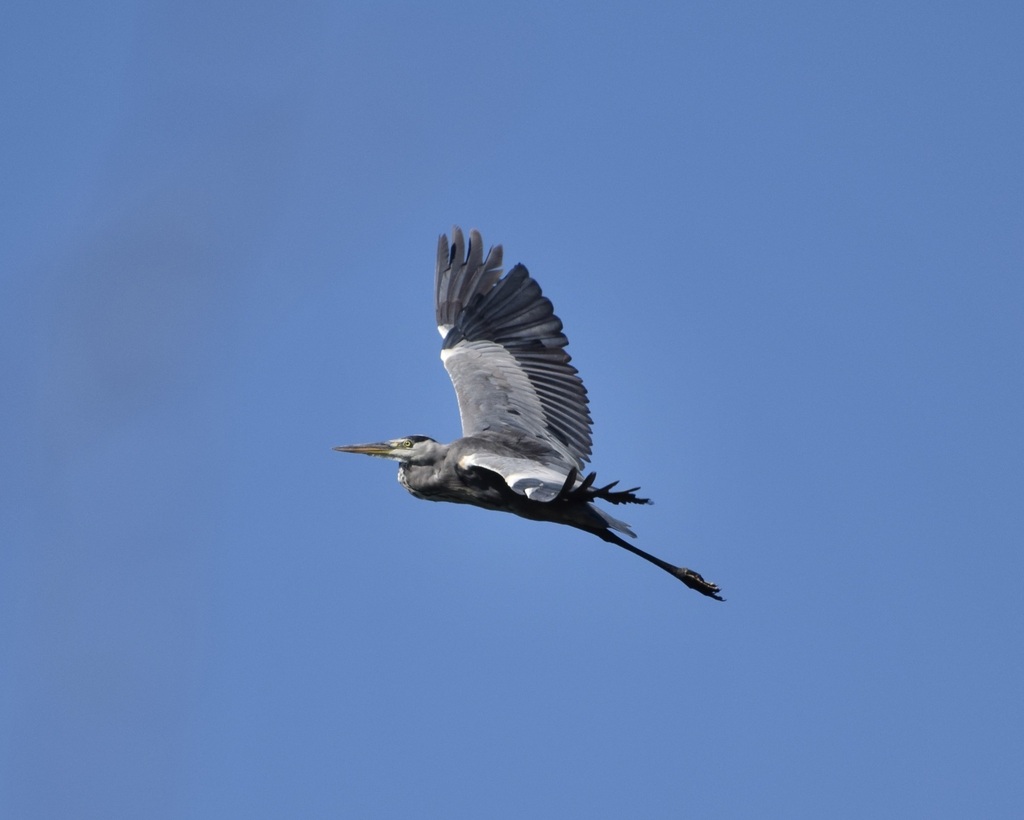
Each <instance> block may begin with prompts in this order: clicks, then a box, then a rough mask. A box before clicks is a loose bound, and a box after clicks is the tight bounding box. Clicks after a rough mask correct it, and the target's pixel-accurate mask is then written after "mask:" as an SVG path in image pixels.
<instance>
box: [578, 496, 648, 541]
mask: <svg viewBox="0 0 1024 820" xmlns="http://www.w3.org/2000/svg"><path fill="white" fill-rule="evenodd" d="M587 506H588V507H590V509H591V510H593V511H594V512H596V513H597V514H598V515H599V516H601V520H603V521H604V523H605V524H607V525H608V529H611V530H617V531H618V532H622V533H625V534H626V535H628V536H629V537H630V538H636V533H635V532H633V530H631V529H630V528H629V524H627V523H626V522H625V521H620V520H619V519H618V518H615V517H614V516H612V515H609V514H608V513H606V512H605V511H604V510H602V509H601V508H600V507H598V506H597V505H596V504H587Z"/></svg>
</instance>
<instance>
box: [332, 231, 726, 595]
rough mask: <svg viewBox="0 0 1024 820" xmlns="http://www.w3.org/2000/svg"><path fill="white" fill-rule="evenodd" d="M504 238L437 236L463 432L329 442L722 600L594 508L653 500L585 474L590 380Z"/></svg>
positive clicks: (419, 489) (441, 311) (442, 326)
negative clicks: (597, 544) (618, 553)
mask: <svg viewBox="0 0 1024 820" xmlns="http://www.w3.org/2000/svg"><path fill="white" fill-rule="evenodd" d="M502 273H503V269H502V248H501V245H497V246H495V247H492V248H491V249H490V250H489V251H488V252H487V255H486V257H485V256H484V254H483V241H482V239H481V238H480V234H479V233H478V232H477V231H475V230H474V231H470V234H469V245H468V247H467V246H466V243H465V239H464V237H463V234H462V231H461V230H460V229H459V228H458V227H456V228H453V229H452V241H451V248H450V249H449V245H448V237H447V236H446V235H444V234H442V235H441V237H440V239H439V240H438V243H437V268H436V272H435V278H434V290H435V310H436V316H437V327H438V330H439V331H440V333H441V338H442V339H443V340H444V341H443V342H442V344H441V360H442V361H443V362H444V366H445V369H446V370H447V371H448V375H449V376H450V377H451V380H452V384H453V385H454V386H455V393H456V395H457V397H458V403H459V414H460V416H461V418H462V434H463V437H462V438H460V439H457V440H455V441H453V442H452V443H451V444H441V443H439V442H437V441H435V440H434V439H432V438H430V437H428V436H406V437H404V438H397V439H391V440H389V441H382V442H377V443H373V444H353V445H347V446H344V447H335V448H334V449H335V450H338V451H340V452H343V453H362V454H364V455H369V456H378V457H381V458H388V459H392V460H394V461H397V462H398V463H399V467H398V480H399V482H400V483H401V484H402V486H403V487H405V488H406V489H407V490H408V491H409V492H410V493H412V494H413V495H414V496H416V497H417V498H423V499H426V500H428V501H451V502H455V503H457V504H473V505H474V506H477V507H484V508H486V509H489V510H501V511H504V512H510V513H514V514H516V515H519V516H522V517H523V518H530V519H533V520H536V521H551V522H553V523H556V524H567V525H568V526H570V527H576V528H577V529H580V530H583V531H584V532H589V533H591V534H593V535H596V536H597V537H598V538H601V539H602V540H604V541H607V542H609V543H612V544H615V545H616V546H619V547H622V548H623V549H626V550H629V551H630V552H632V553H633V554H634V555H639V556H640V557H641V558H643V559H645V560H647V561H650V562H651V563H652V564H654V565H655V566H657V567H660V568H661V569H663V570H665V571H666V572H667V573H669V574H670V575H672V576H674V577H675V578H678V579H679V580H680V581H682V582H683V583H684V584H686V586H688V587H690V589H695V590H697V592H700V593H702V594H703V595H707V596H709V597H711V598H715V599H716V600H719V601H721V600H723V598H722V597H721V595H719V592H720V590H719V588H718V586H717V585H716V584H713V583H711V582H710V581H705V580H704V579H703V578H702V577H701V576H700V574H699V573H696V572H694V571H693V570H691V569H687V568H685V567H677V566H674V565H673V564H669V563H668V562H666V561H662V560H661V559H660V558H657V557H655V556H654V555H651V554H650V553H648V552H644V551H643V550H641V549H639V548H637V547H635V546H633V545H632V544H630V543H629V542H628V541H625V540H624V539H623V538H621V537H620V536H618V535H616V534H615V533H616V532H620V533H623V534H625V535H628V536H630V537H633V538H635V537H636V534H635V533H634V532H633V531H632V530H631V529H630V528H629V525H628V524H626V523H625V522H623V521H619V520H618V519H616V518H614V517H612V516H611V515H610V514H609V513H608V512H607V511H605V510H603V509H601V508H600V507H598V506H597V505H596V504H595V502H596V501H604V502H607V503H610V504H649V503H650V501H649V500H648V499H646V498H640V497H639V496H637V495H636V491H637V490H639V489H640V488H639V487H633V488H632V489H629V490H616V489H615V487H616V485H617V484H618V482H617V481H615V482H612V483H611V484H608V485H606V486H603V487H599V486H596V485H595V483H594V482H595V473H593V472H591V473H589V474H587V475H583V468H584V465H585V464H586V463H587V462H588V461H589V460H590V455H591V435H590V425H591V418H590V411H589V407H588V400H587V391H586V388H585V387H584V386H583V382H582V380H581V379H580V377H579V375H578V371H577V370H576V368H575V367H573V366H572V365H571V364H570V357H569V354H568V353H567V352H566V350H565V347H566V345H567V344H568V339H566V337H565V334H563V333H562V322H561V320H560V319H559V318H558V317H557V316H556V315H555V313H554V309H553V307H552V305H551V302H550V300H549V299H547V297H545V296H544V295H543V294H542V293H541V289H540V286H539V285H538V284H537V282H536V281H535V280H534V279H533V278H532V277H531V276H530V274H529V272H528V271H527V269H526V268H525V267H524V266H523V265H516V266H515V267H513V268H512V270H511V271H509V272H508V275H506V276H502Z"/></svg>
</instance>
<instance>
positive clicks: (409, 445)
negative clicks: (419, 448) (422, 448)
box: [402, 439, 412, 450]
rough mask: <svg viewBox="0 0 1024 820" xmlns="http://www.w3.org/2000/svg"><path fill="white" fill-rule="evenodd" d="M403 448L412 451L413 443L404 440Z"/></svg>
mask: <svg viewBox="0 0 1024 820" xmlns="http://www.w3.org/2000/svg"><path fill="white" fill-rule="evenodd" d="M402 446H403V447H404V448H405V449H406V450H411V449H412V442H411V441H410V440H409V439H403V440H402Z"/></svg>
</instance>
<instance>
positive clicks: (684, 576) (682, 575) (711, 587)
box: [672, 567, 725, 601]
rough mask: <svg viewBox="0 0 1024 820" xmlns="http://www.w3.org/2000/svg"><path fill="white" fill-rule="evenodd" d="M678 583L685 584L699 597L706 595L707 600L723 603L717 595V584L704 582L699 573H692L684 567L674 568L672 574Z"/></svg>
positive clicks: (721, 598)
mask: <svg viewBox="0 0 1024 820" xmlns="http://www.w3.org/2000/svg"><path fill="white" fill-rule="evenodd" d="M672 574H673V575H675V576H676V578H678V579H679V580H680V581H682V582H683V583H684V584H686V585H687V586H688V587H689V588H690V589H695V590H697V592H699V593H700V594H701V595H707V596H708V597H709V598H714V599H715V600H716V601H724V600H725V598H723V597H722V596H721V595H719V594H718V593H719V592H721V591H722V590H720V589H719V588H718V584H712V583H711V582H710V581H705V580H704V579H703V578H702V577H701V575H700V573H699V572H694V571H693V570H692V569H687V568H686V567H676V569H675V572H673V573H672Z"/></svg>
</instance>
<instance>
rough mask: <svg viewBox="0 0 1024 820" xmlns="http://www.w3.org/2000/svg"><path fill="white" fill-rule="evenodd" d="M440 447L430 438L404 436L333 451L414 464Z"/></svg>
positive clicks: (352, 445)
mask: <svg viewBox="0 0 1024 820" xmlns="http://www.w3.org/2000/svg"><path fill="white" fill-rule="evenodd" d="M440 446H441V445H439V444H438V443H437V442H436V441H434V439H432V438H430V436H406V437H405V438H395V439H391V440H390V441H379V442H376V443H374V444H348V445H345V446H343V447H335V448H334V449H335V450H337V451H338V452H339V453H362V454H363V455H365V456H377V457H378V458H390V459H393V460H394V461H401V462H403V463H407V464H415V463H417V462H418V461H421V460H423V459H425V458H429V457H432V456H433V455H434V454H435V453H436V451H437V448H439V447H440Z"/></svg>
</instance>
